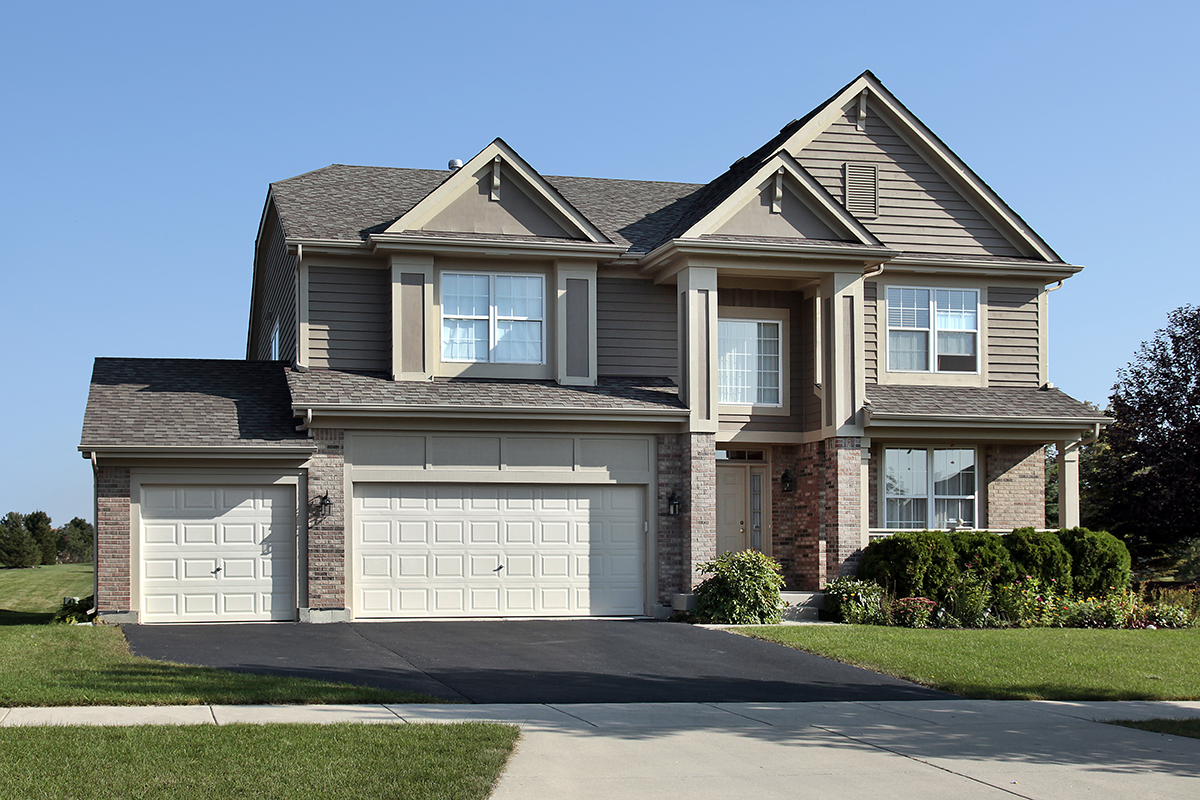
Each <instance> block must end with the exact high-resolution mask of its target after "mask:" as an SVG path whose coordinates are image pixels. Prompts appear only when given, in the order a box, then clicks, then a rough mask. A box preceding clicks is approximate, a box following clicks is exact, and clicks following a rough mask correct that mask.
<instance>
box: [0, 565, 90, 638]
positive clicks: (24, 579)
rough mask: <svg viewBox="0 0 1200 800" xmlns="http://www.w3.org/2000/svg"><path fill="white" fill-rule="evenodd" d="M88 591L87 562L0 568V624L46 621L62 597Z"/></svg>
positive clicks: (83, 593) (25, 623) (87, 592)
mask: <svg viewBox="0 0 1200 800" xmlns="http://www.w3.org/2000/svg"><path fill="white" fill-rule="evenodd" d="M91 593H92V565H91V564H54V565H49V566H44V567H33V568H32V569H10V568H7V567H4V568H0V625H36V624H38V623H42V622H49V621H50V620H51V619H53V617H54V613H55V612H56V611H58V609H59V608H61V607H62V599H63V598H64V597H87V596H89V595H90V594H91Z"/></svg>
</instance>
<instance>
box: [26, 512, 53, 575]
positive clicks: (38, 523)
mask: <svg viewBox="0 0 1200 800" xmlns="http://www.w3.org/2000/svg"><path fill="white" fill-rule="evenodd" d="M25 530H27V531H29V535H30V536H32V537H33V541H34V542H36V543H37V546H38V550H40V551H41V554H42V560H41V563H43V564H57V563H58V534H57V533H55V532H54V526H53V525H51V524H50V515H49V514H47V513H46V512H45V511H34V512H33V513H32V514H26V515H25Z"/></svg>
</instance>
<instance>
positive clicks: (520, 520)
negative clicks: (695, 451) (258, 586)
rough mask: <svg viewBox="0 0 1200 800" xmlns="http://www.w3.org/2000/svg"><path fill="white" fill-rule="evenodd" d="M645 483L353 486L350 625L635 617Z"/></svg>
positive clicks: (640, 589) (639, 600)
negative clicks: (358, 621)
mask: <svg viewBox="0 0 1200 800" xmlns="http://www.w3.org/2000/svg"><path fill="white" fill-rule="evenodd" d="M644 497H645V488H644V487H639V486H544V485H536V486H534V485H492V484H483V485H481V484H471V485H449V484H431V485H425V484H383V483H361V484H356V485H355V489H354V541H353V548H354V550H353V556H352V558H353V563H354V573H353V580H354V587H353V595H354V600H355V606H354V613H355V616H356V617H358V618H389V617H393V618H394V617H488V616H602V615H638V614H642V613H644V603H645V601H644V588H645V577H644V573H645V564H646V560H645V546H644V541H645V538H646V536H645V531H646V515H645V501H644Z"/></svg>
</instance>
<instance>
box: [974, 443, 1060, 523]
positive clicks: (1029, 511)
mask: <svg viewBox="0 0 1200 800" xmlns="http://www.w3.org/2000/svg"><path fill="white" fill-rule="evenodd" d="M980 451H981V452H982V453H984V459H985V467H984V475H985V476H986V483H985V488H984V491H983V494H984V495H985V496H986V498H987V500H986V505H985V507H986V509H987V518H986V519H987V522H986V525H987V527H989V528H995V529H998V530H1004V529H1011V528H1023V527H1034V528H1044V527H1045V526H1046V473H1045V463H1044V449H1043V447H1042V445H1040V444H991V445H988V446H987V447H981V448H980Z"/></svg>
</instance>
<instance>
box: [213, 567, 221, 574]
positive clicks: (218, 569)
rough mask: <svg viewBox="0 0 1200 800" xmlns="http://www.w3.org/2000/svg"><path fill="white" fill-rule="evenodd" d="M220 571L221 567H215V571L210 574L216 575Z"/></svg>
mask: <svg viewBox="0 0 1200 800" xmlns="http://www.w3.org/2000/svg"><path fill="white" fill-rule="evenodd" d="M221 569H222V568H221V567H217V568H216V569H214V570H213V571H212V574H213V575H216V574H217V573H218V572H220V571H221Z"/></svg>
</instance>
